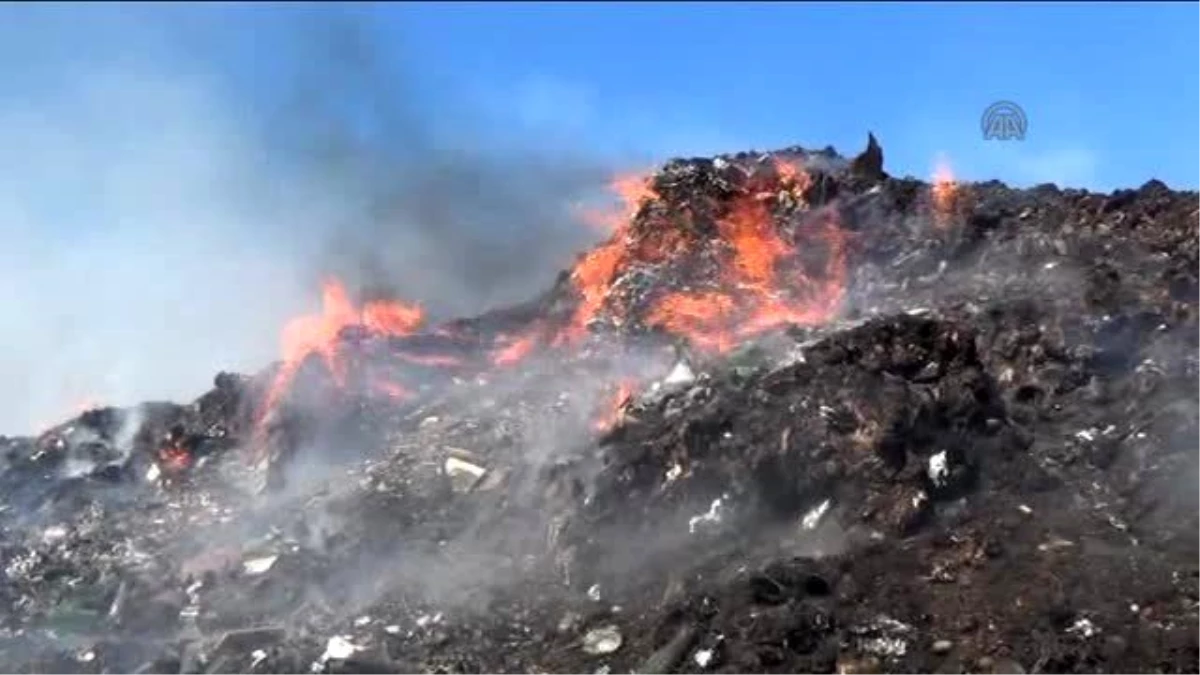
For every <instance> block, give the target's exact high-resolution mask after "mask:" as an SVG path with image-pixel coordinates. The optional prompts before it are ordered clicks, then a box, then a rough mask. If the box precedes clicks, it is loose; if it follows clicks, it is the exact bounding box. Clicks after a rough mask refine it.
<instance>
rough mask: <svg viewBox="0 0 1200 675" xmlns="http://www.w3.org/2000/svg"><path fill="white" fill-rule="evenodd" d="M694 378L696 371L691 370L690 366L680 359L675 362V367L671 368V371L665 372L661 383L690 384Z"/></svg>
mask: <svg viewBox="0 0 1200 675" xmlns="http://www.w3.org/2000/svg"><path fill="white" fill-rule="evenodd" d="M695 379H696V373H694V372H692V369H691V367H690V366H688V364H687V362H686V361H680V362H679V363H676V364H675V367H674V368H672V369H671V372H669V373H667V376H666V377H665V378H663V384H666V385H674V384H690V383H691V382H692V381H693V380H695Z"/></svg>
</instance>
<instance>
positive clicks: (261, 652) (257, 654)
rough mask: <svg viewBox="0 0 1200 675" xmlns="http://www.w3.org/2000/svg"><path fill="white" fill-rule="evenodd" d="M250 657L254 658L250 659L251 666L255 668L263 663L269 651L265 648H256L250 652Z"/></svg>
mask: <svg viewBox="0 0 1200 675" xmlns="http://www.w3.org/2000/svg"><path fill="white" fill-rule="evenodd" d="M250 658H251V659H252V660H251V661H250V667H251V668H253V667H255V666H257V665H258V664H260V663H262V662H263V659H265V658H267V652H266V650H265V649H255V650H254V651H252V652H250Z"/></svg>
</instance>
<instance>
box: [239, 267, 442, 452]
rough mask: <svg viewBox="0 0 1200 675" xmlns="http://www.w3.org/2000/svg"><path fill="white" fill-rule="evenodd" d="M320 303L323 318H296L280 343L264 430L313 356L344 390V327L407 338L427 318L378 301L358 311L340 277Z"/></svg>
mask: <svg viewBox="0 0 1200 675" xmlns="http://www.w3.org/2000/svg"><path fill="white" fill-rule="evenodd" d="M321 301H322V311H321V313H320V314H312V315H305V316H300V317H297V318H295V319H292V320H291V321H289V322H288V323H287V325H285V326H284V328H283V333H282V336H281V339H280V343H281V345H280V346H281V353H282V357H283V363H282V364H281V365H280V367H279V371H278V372H277V373H276V375H275V378H274V380H273V381H272V382H271V386H270V388H269V389H268V390H267V396H266V401H265V403H264V404H263V408H262V412H261V414H260V416H259V426H260V427H261V425H262V423H263V422H265V420H266V419H267V418H268V417H269V415H270V413H271V411H273V410H274V409H275V408H276V407H278V405H279V403H280V401H281V400H282V399H283V396H284V395H285V394H286V393H287V391H288V389H289V388H290V387H291V384H292V380H293V379H294V378H295V377H296V373H297V372H298V371H299V370H300V367H301V366H302V365H303V364H304V362H305V361H306V360H307V359H308V357H310V356H312V355H314V354H315V355H319V356H320V357H321V359H322V360H323V361H324V362H325V365H326V367H327V368H328V369H329V373H330V375H331V376H332V377H333V379H334V382H336V383H337V384H338V385H339V386H345V384H346V363H345V361H344V360H343V359H342V358H341V357H340V354H339V351H338V349H339V342H338V337H339V336H340V335H341V333H342V331H343V330H345V329H346V328H349V327H352V326H360V327H362V328H364V329H366V330H367V331H370V332H371V333H373V334H379V335H393V336H403V335H409V334H411V333H412V332H413V331H415V330H416V329H417V328H418V327H419V326H420V325H421V322H422V320H423V318H424V317H423V314H422V311H421V308H420V307H418V306H416V305H407V304H404V303H401V302H394V301H387V300H374V301H370V302H367V303H366V304H364V305H363V306H362V308H361V309H358V308H355V306H354V304H353V303H352V302H351V301H350V298H349V296H348V295H347V294H346V289H345V287H344V286H342V284H341V282H339V281H338V280H336V279H329V280H326V281H325V283H324V284H322V289H321ZM409 356H410V358H420V357H412V356H411V355H409ZM375 385H376V388H378V389H380V390H382V391H384V392H385V393H386V394H388V395H390V396H396V397H405V396H407V395H408V392H407V391H406V390H404V389H403V387H400V386H399V385H396V384H394V383H387V384H386V385H385V384H381V383H380V382H378V381H377V382H376V383H375ZM260 431H261V428H260Z"/></svg>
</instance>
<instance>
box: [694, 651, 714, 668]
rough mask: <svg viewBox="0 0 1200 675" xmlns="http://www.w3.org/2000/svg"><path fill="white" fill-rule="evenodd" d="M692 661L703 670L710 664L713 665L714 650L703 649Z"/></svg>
mask: <svg viewBox="0 0 1200 675" xmlns="http://www.w3.org/2000/svg"><path fill="white" fill-rule="evenodd" d="M692 659H693V660H694V661H695V662H696V665H697V666H700V667H701V668H707V667H708V664H710V663H712V659H713V650H711V649H701V650H700V651H698V652H696V655H695V656H694V657H692Z"/></svg>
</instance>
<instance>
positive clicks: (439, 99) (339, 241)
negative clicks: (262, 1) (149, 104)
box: [272, 15, 612, 316]
mask: <svg viewBox="0 0 1200 675" xmlns="http://www.w3.org/2000/svg"><path fill="white" fill-rule="evenodd" d="M338 18H339V20H336V21H326V22H323V23H322V24H321V25H320V26H307V27H306V29H305V30H304V31H302V34H303V35H305V36H308V37H309V38H310V40H309V41H308V42H306V43H305V44H304V45H303V46H302V48H301V50H300V52H299V53H300V54H301V58H299V59H298V60H297V63H298V64H301V65H303V66H306V67H304V68H302V69H301V70H299V71H298V72H296V73H294V74H293V77H295V78H296V83H295V87H294V91H295V95H296V99H295V100H294V102H292V104H291V105H289V106H288V107H286V108H285V109H284V110H283V112H282V114H281V119H280V123H279V124H274V125H272V129H273V131H274V133H275V136H274V141H275V142H276V143H277V144H278V145H279V146H280V147H281V148H282V149H283V150H282V151H283V152H285V153H287V155H288V156H289V157H290V158H291V159H292V160H293V161H296V162H297V164H298V166H300V167H302V168H303V170H304V172H305V176H306V179H307V180H308V181H311V182H313V183H318V184H320V185H322V186H324V187H325V189H327V190H330V189H331V190H336V191H337V192H338V193H339V196H340V197H341V198H342V199H343V200H344V202H343V203H344V205H345V209H344V212H343V213H341V214H339V216H340V219H339V220H337V221H335V222H331V223H329V224H328V226H329V229H328V230H327V231H326V232H323V233H322V235H323V236H322V238H321V239H320V240H319V242H318V244H319V245H318V252H317V256H318V265H317V267H318V268H320V269H322V270H325V271H327V272H330V273H335V274H337V275H338V276H340V277H342V278H345V279H347V280H348V281H350V282H352V284H353V285H355V286H357V287H359V288H360V289H362V290H364V291H366V292H370V293H372V294H379V293H380V292H388V291H390V292H391V293H392V294H395V295H397V296H399V297H404V298H414V299H419V300H420V301H422V302H423V303H425V304H426V305H427V306H428V307H429V309H430V310H432V311H433V312H435V313H437V314H439V315H442V316H446V315H463V314H469V313H473V312H478V311H481V310H483V309H487V308H491V307H494V306H496V305H499V304H504V303H511V302H516V301H520V300H523V299H526V298H528V297H529V296H531V295H533V294H534V293H537V292H539V291H540V290H542V289H544V288H546V287H547V286H548V284H549V283H550V282H551V281H552V279H553V274H554V273H555V272H556V271H557V270H558V269H561V268H562V267H563V266H565V265H566V264H568V263H569V262H570V257H571V254H572V253H573V252H575V251H578V250H579V249H580V248H582V247H583V246H585V245H586V244H587V243H589V242H590V241H593V240H594V239H595V234H594V233H593V232H591V231H589V229H588V228H586V227H581V225H580V223H579V222H578V219H577V218H576V217H575V215H574V213H573V211H572V210H573V207H574V205H575V204H576V203H578V202H579V201H581V200H583V199H585V198H587V197H589V196H591V195H593V194H594V193H595V192H596V191H598V190H599V189H600V188H601V187H602V186H603V184H604V181H605V180H606V179H607V177H608V176H610V175H611V173H612V170H611V167H609V166H606V165H605V164H604V163H602V162H600V161H598V160H596V159H592V158H588V157H585V156H583V155H582V154H579V152H578V149H573V148H545V147H535V146H533V145H529V146H525V147H521V146H519V145H514V144H513V143H504V142H503V141H501V142H499V143H497V142H496V141H497V140H498V139H503V137H504V136H505V134H506V129H505V128H496V127H494V126H493V124H492V123H490V122H489V120H486V119H482V118H474V119H473V116H472V115H470V113H469V111H464V110H462V109H461V108H457V109H456V106H455V101H454V100H453V99H452V98H451V97H448V96H446V95H445V94H441V95H438V94H432V93H427V92H426V91H425V88H424V87H423V84H424V83H423V82H422V78H421V77H420V76H419V75H418V74H417V73H416V72H415V71H416V70H417V69H416V68H413V67H412V64H414V63H417V62H416V61H415V60H414V61H409V62H408V63H399V64H398V63H396V62H394V61H391V60H388V59H386V58H385V57H384V56H383V55H382V54H381V52H380V51H379V50H378V49H377V48H376V45H378V44H379V41H380V38H379V37H378V36H377V35H375V34H374V31H373V30H372V28H371V26H370V25H369V24H368V23H366V22H364V21H363V20H361V19H356V18H354V17H353V16H351V15H340V16H339V17H338ZM389 48H390V49H389V51H390V52H395V51H398V50H399V51H402V47H398V46H397V45H395V44H390V45H389ZM307 66H311V68H309V67H307ZM406 66H407V67H406ZM422 70H424V71H425V72H436V70H432V71H430V70H429V69H422ZM447 122H449V124H448V123H447ZM497 146H499V147H497Z"/></svg>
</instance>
